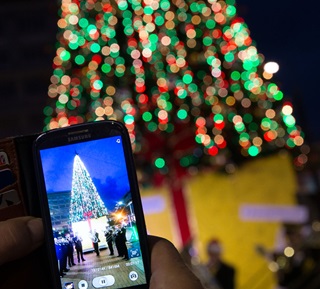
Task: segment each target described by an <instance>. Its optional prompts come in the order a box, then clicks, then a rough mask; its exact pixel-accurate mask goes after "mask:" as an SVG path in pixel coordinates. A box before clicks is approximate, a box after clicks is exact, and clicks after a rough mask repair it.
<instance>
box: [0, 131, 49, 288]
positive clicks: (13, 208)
mask: <svg viewBox="0 0 320 289" xmlns="http://www.w3.org/2000/svg"><path fill="white" fill-rule="evenodd" d="M37 136H38V135H29V136H17V137H11V138H6V139H3V140H0V152H2V154H5V155H6V156H7V159H8V162H7V163H3V162H2V163H1V165H0V170H3V169H9V170H10V171H11V173H12V175H13V179H12V180H10V181H9V182H8V183H6V186H5V187H3V188H1V190H0V221H5V220H7V219H10V218H15V217H21V216H26V215H32V216H35V217H40V216H41V212H40V201H39V198H38V192H37V184H36V178H35V173H34V162H33V153H32V146H33V141H34V140H35V139H36V138H37ZM10 182H12V183H11V184H10ZM12 192H14V194H13V193H12ZM6 198H7V199H6ZM49 273H50V271H49V266H48V257H47V253H46V250H45V246H44V245H43V246H42V247H40V248H39V249H37V250H36V251H34V252H33V253H31V254H30V255H28V256H26V257H24V258H22V259H19V260H17V261H13V262H9V263H6V264H4V265H2V266H0V288H1V289H7V288H8V289H9V288H19V289H27V288H33V289H40V288H41V289H42V288H48V289H51V288H52V286H51V281H50V280H51V279H50V274H49Z"/></svg>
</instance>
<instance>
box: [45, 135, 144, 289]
mask: <svg viewBox="0 0 320 289" xmlns="http://www.w3.org/2000/svg"><path fill="white" fill-rule="evenodd" d="M40 154H41V161H42V166H43V171H44V178H45V185H46V191H47V197H48V201H49V208H50V215H51V222H52V232H53V237H54V243H55V251H56V256H57V266H58V268H59V273H60V277H61V284H62V288H83V289H86V288H125V287H130V286H136V285H140V284H145V283H146V278H145V274H144V266H143V261H142V256H141V249H140V243H139V235H138V231H137V226H136V218H135V213H134V207H133V203H132V197H131V191H130V184H129V179H128V175H127V170H126V162H125V157H124V153H123V146H122V140H121V137H120V136H116V137H110V138H104V139H99V140H92V141H87V142H82V143H77V144H71V145H66V146H61V147H55V148H49V149H44V150H41V152H40Z"/></svg>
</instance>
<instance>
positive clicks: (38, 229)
mask: <svg viewBox="0 0 320 289" xmlns="http://www.w3.org/2000/svg"><path fill="white" fill-rule="evenodd" d="M27 226H28V229H29V231H30V233H31V236H32V241H33V243H34V244H39V243H42V242H43V224H42V219H40V218H34V219H31V220H29V222H28V224H27Z"/></svg>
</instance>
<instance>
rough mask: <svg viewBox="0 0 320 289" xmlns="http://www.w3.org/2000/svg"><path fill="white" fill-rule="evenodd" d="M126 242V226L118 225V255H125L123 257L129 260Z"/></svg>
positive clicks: (116, 239) (116, 237)
mask: <svg viewBox="0 0 320 289" xmlns="http://www.w3.org/2000/svg"><path fill="white" fill-rule="evenodd" d="M126 242H127V238H126V228H125V226H118V228H117V230H116V231H115V244H116V248H117V251H118V257H123V259H125V260H129V255H128V249H127V245H126Z"/></svg>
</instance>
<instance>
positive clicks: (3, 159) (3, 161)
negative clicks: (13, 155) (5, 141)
mask: <svg viewBox="0 0 320 289" xmlns="http://www.w3.org/2000/svg"><path fill="white" fill-rule="evenodd" d="M8 164H9V158H8V155H7V153H6V152H3V151H0V166H1V165H8Z"/></svg>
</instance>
